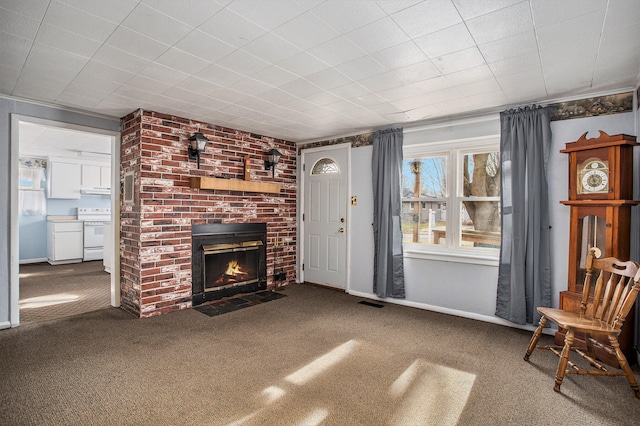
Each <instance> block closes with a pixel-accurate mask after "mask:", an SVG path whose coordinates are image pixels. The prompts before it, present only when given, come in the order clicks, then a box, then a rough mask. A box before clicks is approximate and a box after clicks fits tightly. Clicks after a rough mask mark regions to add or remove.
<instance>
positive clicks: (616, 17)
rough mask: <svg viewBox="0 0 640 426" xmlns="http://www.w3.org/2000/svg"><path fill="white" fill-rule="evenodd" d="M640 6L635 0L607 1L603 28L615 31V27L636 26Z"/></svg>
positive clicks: (639, 18)
mask: <svg viewBox="0 0 640 426" xmlns="http://www.w3.org/2000/svg"><path fill="white" fill-rule="evenodd" d="M638 22H640V7H638V2H637V0H618V1H615V2H609V7H608V8H607V20H606V22H605V30H611V31H615V28H617V27H625V26H636V27H637V26H638Z"/></svg>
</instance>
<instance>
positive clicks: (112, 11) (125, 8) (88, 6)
mask: <svg viewBox="0 0 640 426" xmlns="http://www.w3.org/2000/svg"><path fill="white" fill-rule="evenodd" d="M62 3H65V4H68V5H69V6H73V7H75V8H76V9H80V10H82V11H84V12H87V13H90V14H92V15H95V16H99V17H101V18H103V19H106V20H107V21H111V22H114V23H116V24H120V23H121V22H122V20H123V19H124V18H126V17H127V15H129V13H131V11H132V10H133V9H135V7H136V5H137V4H138V0H109V1H108V2H105V1H104V0H62Z"/></svg>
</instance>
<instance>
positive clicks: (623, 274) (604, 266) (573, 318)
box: [524, 248, 640, 399]
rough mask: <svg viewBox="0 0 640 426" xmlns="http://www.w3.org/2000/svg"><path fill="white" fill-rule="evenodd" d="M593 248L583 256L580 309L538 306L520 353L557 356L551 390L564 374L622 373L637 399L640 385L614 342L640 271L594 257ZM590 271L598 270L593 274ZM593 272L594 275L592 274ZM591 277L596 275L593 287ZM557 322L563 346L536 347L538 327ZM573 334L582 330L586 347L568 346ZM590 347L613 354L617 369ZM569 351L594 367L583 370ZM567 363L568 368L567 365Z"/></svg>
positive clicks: (631, 265)
mask: <svg viewBox="0 0 640 426" xmlns="http://www.w3.org/2000/svg"><path fill="white" fill-rule="evenodd" d="M598 251H599V250H598V249H597V248H592V249H591V250H590V251H589V253H588V255H587V259H586V276H585V280H584V287H583V291H582V302H581V304H580V312H579V313H574V312H568V311H564V310H562V309H553V308H544V307H541V308H538V312H539V313H540V314H541V315H542V318H541V319H540V325H539V326H538V328H537V329H536V331H535V332H534V333H533V337H531V342H530V343H529V347H528V348H527V353H526V354H525V356H524V360H525V361H529V357H530V356H531V353H532V352H533V351H534V349H536V348H539V349H548V350H550V351H552V352H553V353H555V354H556V355H557V356H558V357H559V358H560V360H559V362H558V370H557V372H556V383H555V386H554V387H553V390H555V391H556V392H560V385H562V381H563V380H564V376H565V374H581V375H582V374H591V375H596V376H626V378H627V380H628V381H629V385H630V386H631V389H633V391H634V393H635V395H636V398H639V399H640V388H639V387H638V383H637V381H636V378H635V376H634V375H633V372H632V371H631V368H630V367H629V363H628V362H627V359H626V358H625V356H624V354H623V353H622V350H620V345H619V343H618V335H619V334H620V329H621V327H622V324H623V323H624V320H625V317H626V316H627V314H628V313H629V311H630V310H631V308H632V306H633V304H634V302H635V300H636V296H637V295H638V289H639V286H640V271H639V266H638V264H637V263H636V262H633V261H628V262H622V261H619V260H617V259H615V258H613V257H608V258H606V259H597V257H596V252H598ZM594 270H597V271H599V272H597V273H594ZM596 275H597V276H596ZM593 278H596V282H595V286H593V284H592V281H593ZM592 288H594V293H593V298H590V292H591V289H592ZM548 320H551V321H552V322H554V323H556V324H558V326H559V327H560V328H562V329H564V330H566V335H565V339H564V347H561V346H536V345H537V343H538V339H540V335H541V334H542V329H543V328H544V326H545V325H546V324H547V321H548ZM575 333H584V335H585V342H586V350H584V349H579V348H574V347H572V345H573V343H574V335H575ZM594 337H606V338H608V340H609V344H610V346H606V345H603V344H602V343H600V342H598V341H597V340H596V339H595V338H594ZM594 346H598V347H600V348H602V349H603V350H605V351H607V352H608V353H610V354H612V355H615V357H616V359H617V360H618V363H619V364H620V369H621V370H622V371H620V370H618V369H615V370H609V369H608V368H607V367H605V366H604V365H602V364H601V363H600V362H598V361H597V360H596V357H595V353H594ZM571 351H574V352H576V353H577V354H578V355H580V356H581V357H582V358H584V359H586V360H587V361H589V363H590V364H591V366H593V367H595V369H583V368H580V367H579V366H577V365H576V364H574V363H573V362H572V361H570V360H569V355H570V353H571ZM567 365H568V366H569V367H570V368H567Z"/></svg>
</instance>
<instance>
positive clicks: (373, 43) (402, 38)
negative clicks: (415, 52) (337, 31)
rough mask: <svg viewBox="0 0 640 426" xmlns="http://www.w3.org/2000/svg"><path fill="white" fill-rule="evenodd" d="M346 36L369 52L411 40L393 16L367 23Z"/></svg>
mask: <svg viewBox="0 0 640 426" xmlns="http://www.w3.org/2000/svg"><path fill="white" fill-rule="evenodd" d="M346 37H347V38H348V39H349V40H351V41H352V42H354V43H355V44H356V45H357V46H359V47H360V48H361V49H363V50H364V51H365V52H367V53H374V52H377V51H379V50H383V49H386V48H388V47H391V46H395V45H396V44H400V43H404V42H406V41H409V37H408V36H407V34H406V33H405V32H404V31H402V29H401V28H400V27H399V26H398V25H397V24H396V23H395V22H394V21H393V20H392V19H391V18H383V19H381V20H379V21H376V22H374V23H373V24H369V25H366V26H364V27H362V28H359V29H357V30H355V31H352V32H350V33H349V34H347V35H346Z"/></svg>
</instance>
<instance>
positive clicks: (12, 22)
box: [0, 3, 40, 40]
mask: <svg viewBox="0 0 640 426" xmlns="http://www.w3.org/2000/svg"><path fill="white" fill-rule="evenodd" d="M2 5H4V3H2ZM39 26H40V21H39V20H37V19H34V18H31V17H29V16H26V15H22V14H20V13H18V12H14V11H11V10H8V9H5V8H3V7H0V28H1V29H2V30H1V31H2V33H3V37H4V34H11V35H13V36H18V37H22V38H26V39H29V40H33V39H34V38H35V36H36V33H37V32H38V27H39Z"/></svg>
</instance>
